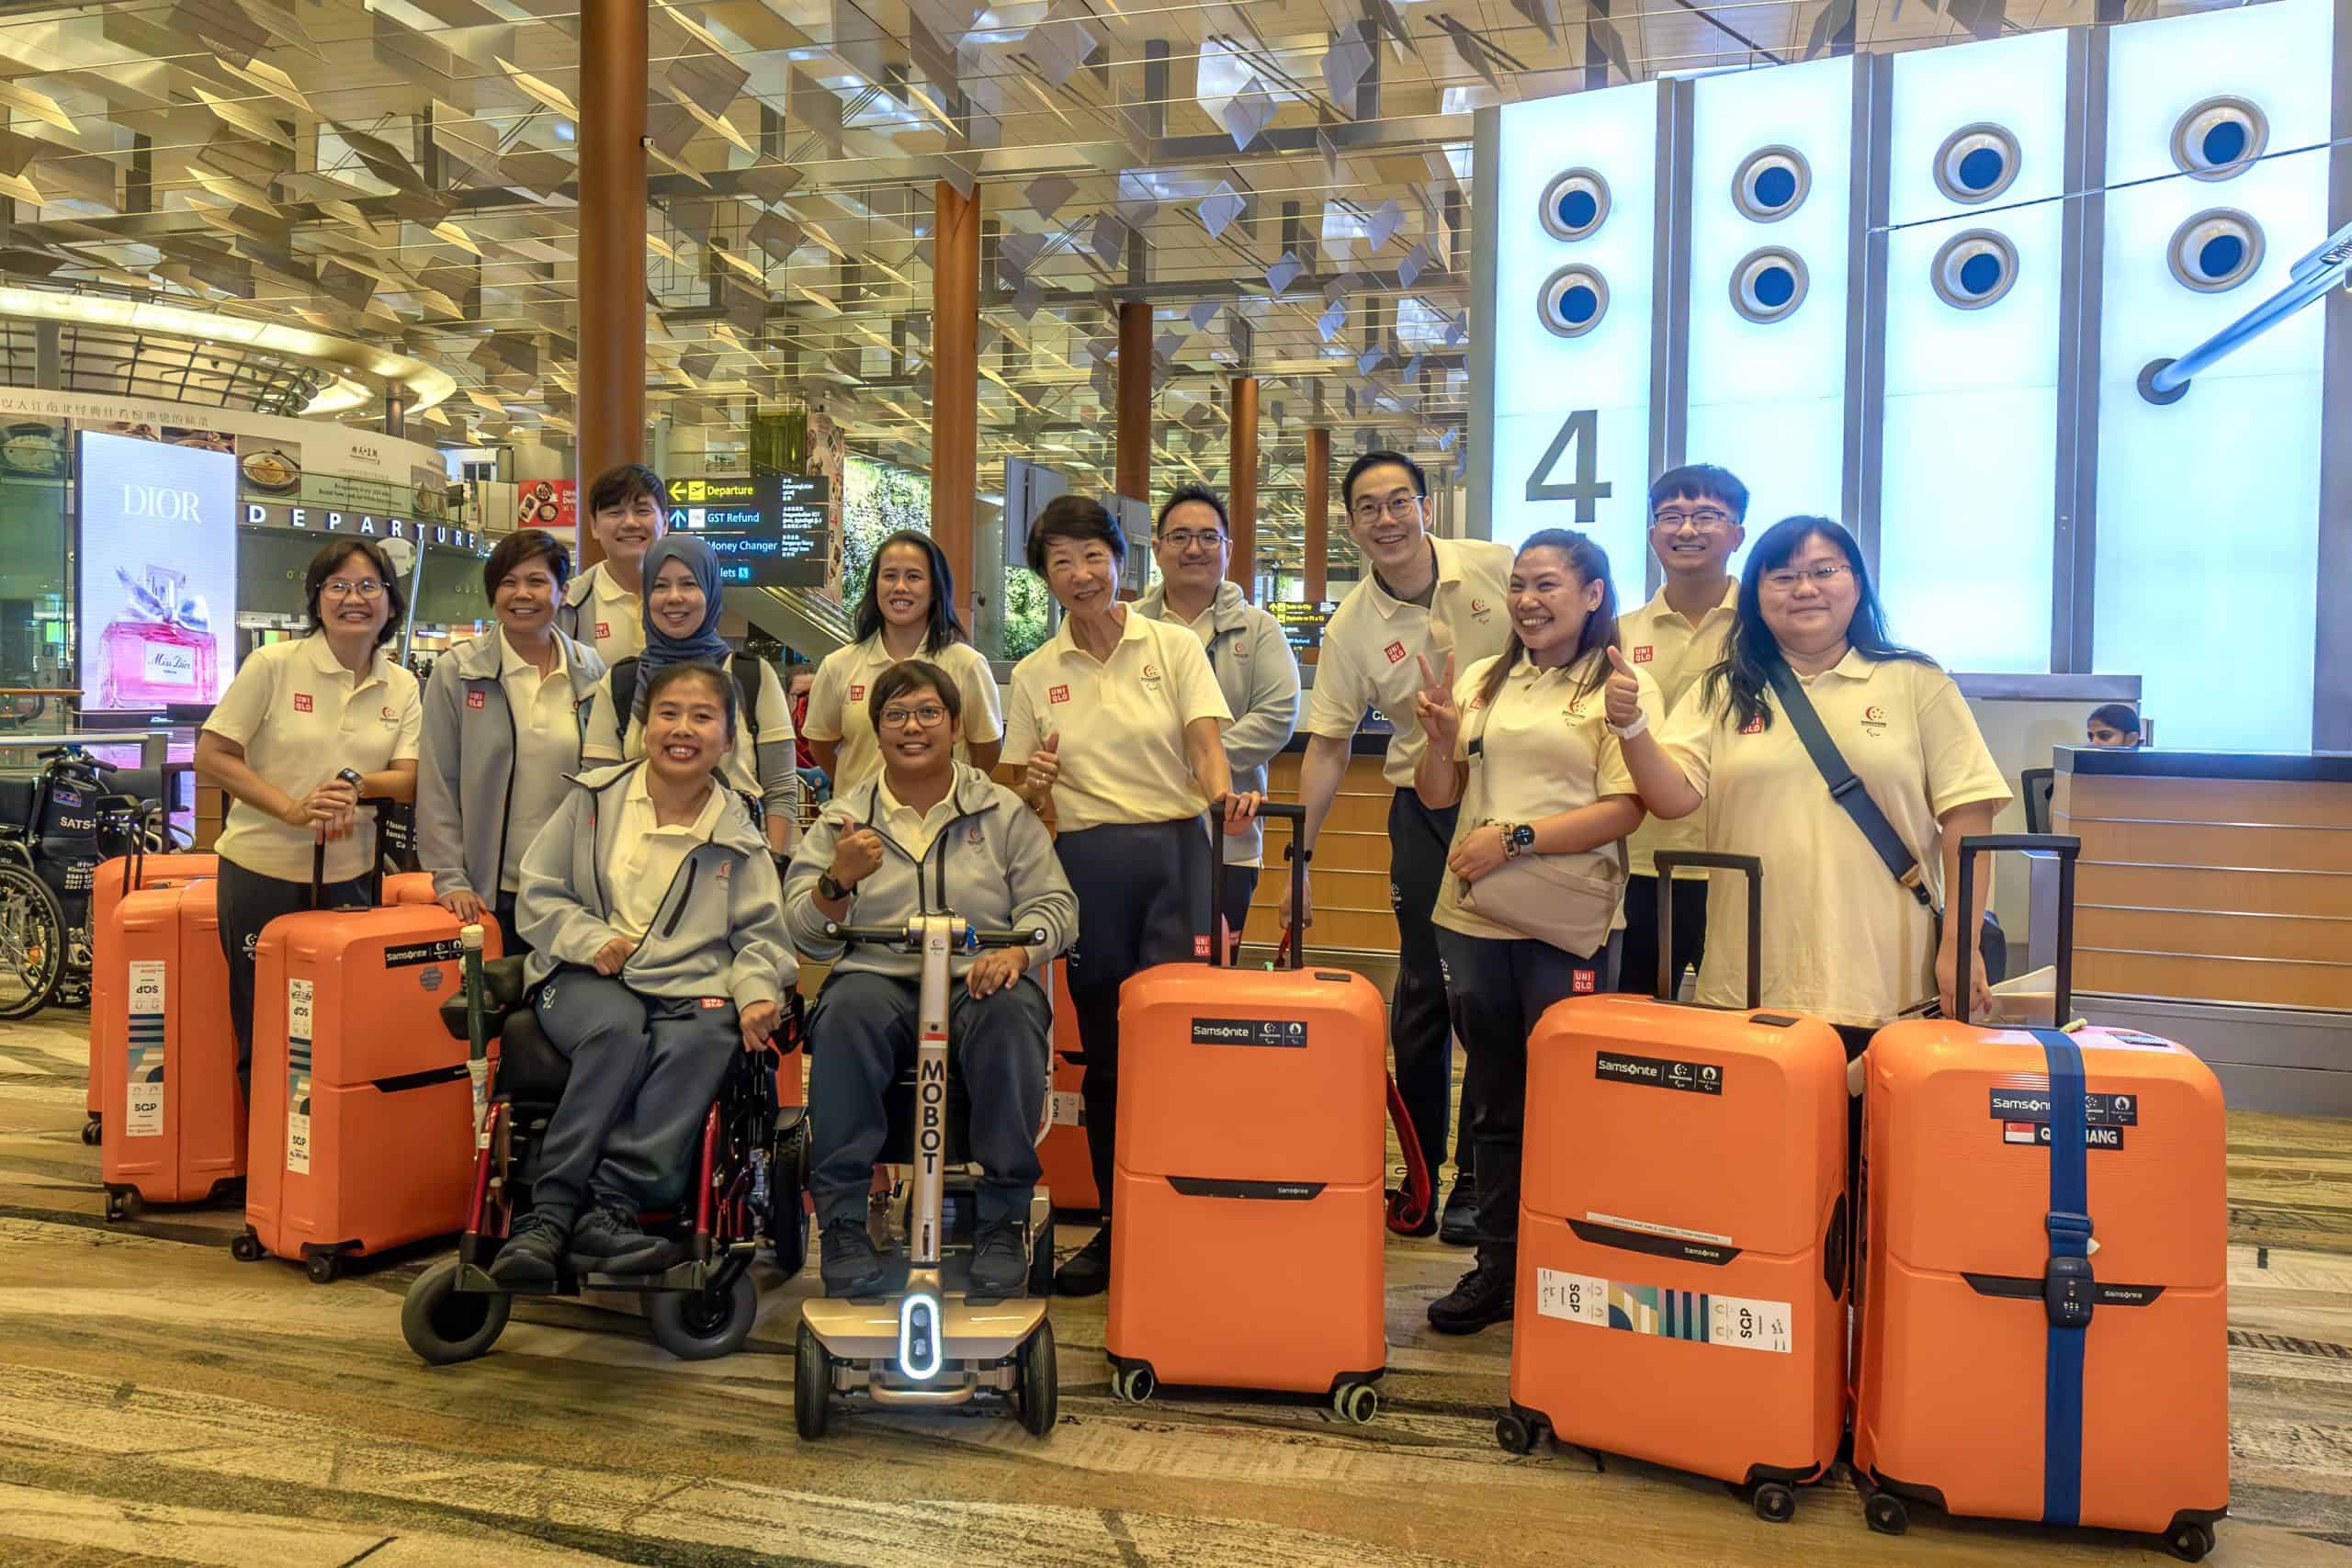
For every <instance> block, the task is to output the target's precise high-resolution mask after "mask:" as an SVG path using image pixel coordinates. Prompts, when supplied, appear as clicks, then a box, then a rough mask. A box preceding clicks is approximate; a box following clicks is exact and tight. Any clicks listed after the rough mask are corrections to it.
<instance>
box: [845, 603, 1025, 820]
mask: <svg viewBox="0 0 2352 1568" xmlns="http://www.w3.org/2000/svg"><path fill="white" fill-rule="evenodd" d="M921 657H922V659H923V660H924V661H925V662H927V663H931V664H936V665H937V666H939V668H940V669H942V670H944V671H946V672H947V675H948V678H949V679H950V680H952V681H954V682H956V694H957V695H958V696H959V697H960V698H962V700H963V704H964V714H963V719H962V723H963V727H964V739H963V740H961V741H958V742H957V743H956V761H959V762H968V761H971V758H970V756H969V755H968V754H967V750H966V748H967V743H970V742H978V744H980V745H983V746H985V745H986V744H988V743H989V741H991V740H998V739H1002V738H1003V736H1004V717H1003V716H1002V714H1001V713H1000V712H999V711H998V705H997V694H996V675H995V673H994V672H993V671H990V670H989V661H988V660H987V659H986V658H985V657H984V656H983V655H982V654H981V652H980V650H979V649H977V648H974V647H973V646H972V645H971V644H970V643H968V642H955V643H950V644H948V645H947V646H946V647H945V648H943V649H940V650H939V651H938V652H937V653H927V654H923V655H922V656H921ZM897 662H898V661H897V660H894V659H892V658H891V657H890V653H889V650H888V649H886V648H884V647H883V646H882V637H881V635H880V634H879V633H876V635H875V636H873V637H867V638H866V639H865V641H863V642H854V643H852V644H850V645H849V646H848V647H847V648H837V649H833V651H832V652H831V653H829V654H827V655H825V660H824V662H823V663H821V664H820V665H818V666H817V679H816V682H815V683H814V684H812V685H811V686H810V687H809V718H808V722H807V723H806V724H804V725H803V726H802V727H801V730H800V733H801V736H802V738H803V739H809V740H833V741H838V742H840V744H841V752H840V754H839V755H838V756H837V757H835V758H834V760H833V793H834V794H836V795H839V794H841V793H842V791H844V790H849V789H854V788H855V787H856V786H857V785H859V784H864V783H865V781H866V780H868V779H870V778H872V777H873V776H874V775H875V774H876V773H880V772H881V771H882V752H881V750H880V749H879V748H878V747H877V746H876V742H875V739H874V721H873V720H872V719H871V718H870V717H868V716H866V711H865V699H866V695H867V694H868V693H870V692H872V691H873V689H874V682H875V679H876V677H877V676H879V675H880V674H881V673H882V671H885V670H888V669H889V668H890V666H891V665H893V664H895V663H897Z"/></svg>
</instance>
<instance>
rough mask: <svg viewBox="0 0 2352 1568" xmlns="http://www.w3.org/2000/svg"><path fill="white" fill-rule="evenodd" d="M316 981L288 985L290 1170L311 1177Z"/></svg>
mask: <svg viewBox="0 0 2352 1568" xmlns="http://www.w3.org/2000/svg"><path fill="white" fill-rule="evenodd" d="M313 985H314V982H312V981H310V980H304V979H289V980H288V981H287V982H286V1168H287V1169H288V1170H290V1171H293V1172H295V1173H296V1174H298V1175H301V1176H308V1175H310V1174H311V994H312V986H313Z"/></svg>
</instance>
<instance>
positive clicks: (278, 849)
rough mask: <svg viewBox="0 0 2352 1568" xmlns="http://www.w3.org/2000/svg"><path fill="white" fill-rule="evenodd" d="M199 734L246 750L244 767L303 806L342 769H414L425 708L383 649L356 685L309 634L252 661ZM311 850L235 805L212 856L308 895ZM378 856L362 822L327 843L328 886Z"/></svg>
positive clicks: (362, 870) (307, 833)
mask: <svg viewBox="0 0 2352 1568" xmlns="http://www.w3.org/2000/svg"><path fill="white" fill-rule="evenodd" d="M204 728H207V729H209V730H210V731H212V732H213V733H214V734H215V735H219V736H223V737H225V738H227V739H231V740H233V741H235V742H236V743H237V744H238V745H240V746H242V747H243V748H244V749H245V763H246V765H247V766H248V767H250V768H252V769H253V771H254V773H259V774H260V775H261V776H262V777H263V778H265V779H266V780H267V781H269V783H271V784H275V785H277V787H278V788H279V789H281V790H284V791H285V792H286V793H287V794H288V795H294V796H297V797H300V796H301V795H308V794H310V793H311V790H313V789H315V788H317V787H318V786H319V785H320V784H324V783H326V782H327V781H328V780H329V779H331V778H333V777H334V776H335V774H336V773H341V772H342V771H343V770H344V769H345V768H355V769H356V770H358V771H359V772H360V773H381V772H383V771H384V770H385V769H386V768H388V767H390V766H391V765H392V764H393V763H394V762H405V761H414V760H415V758H416V753H417V743H418V740H419V739H420V738H421V737H422V735H423V733H424V702H423V700H422V699H421V697H420V696H419V694H418V691H417V684H416V677H415V676H413V675H412V674H410V673H409V672H408V671H407V670H406V669H404V668H403V667H402V666H401V665H400V664H399V663H398V662H396V661H395V660H393V659H392V658H391V656H390V655H389V654H387V653H386V652H385V651H384V650H383V649H377V650H376V661H375V663H374V664H373V665H371V666H369V668H368V672H367V674H366V675H364V676H361V677H358V678H356V679H355V678H354V677H353V675H352V673H351V671H348V670H345V668H344V667H343V666H342V665H341V664H339V663H337V662H336V661H335V657H334V649H331V648H329V647H328V646H327V639H326V634H325V633H323V632H312V633H311V635H310V636H309V637H303V638H301V639H300V640H299V641H293V642H279V643H272V644H270V645H269V646H268V647H266V648H262V649H255V650H254V652H253V653H251V654H249V655H248V656H247V657H246V659H245V661H244V663H243V665H242V666H241V667H240V668H239V669H238V671H237V678H236V679H235V680H234V681H232V682H230V685H229V689H228V691H227V692H226V693H224V694H222V695H221V698H220V705H218V706H216V707H215V708H214V709H213V710H212V716H211V717H209V718H208V719H206V720H205V721H204ZM315 842H317V835H316V834H315V833H313V832H312V830H311V829H308V828H294V827H288V825H287V824H286V823H284V822H281V821H279V820H278V819H277V818H275V817H272V816H270V815H269V814H268V813H267V812H265V811H262V810H260V809H258V808H257V807H251V806H248V805H246V804H245V803H244V802H243V801H242V800H233V799H232V801H231V802H230V804H229V818H228V821H227V823H226V824H225V825H224V826H223V827H222V829H221V831H220V843H219V844H218V845H217V846H215V847H216V848H217V849H218V850H219V852H220V855H221V856H222V858H224V859H226V860H229V861H231V862H233V863H235V864H238V865H241V866H243V867H244V868H245V869H246V870H247V871H250V872H254V873H257V874H260V875H263V876H274V877H276V878H277V879H278V880H279V881H281V882H300V883H301V884H303V885H304V886H309V885H310V881H311V845H312V844H314V843H315ZM375 854H376V831H375V827H374V825H373V823H372V822H371V821H370V820H369V818H368V816H367V814H365V813H363V814H362V815H361V817H360V820H359V826H358V827H357V828H356V829H355V830H354V831H352V832H350V833H346V834H345V835H344V836H343V837H342V838H340V839H333V840H328V843H327V855H326V879H327V880H328V881H329V882H348V881H350V880H352V879H353V878H355V877H358V876H364V875H366V874H367V873H368V866H369V864H370V863H372V862H373V860H374V857H375Z"/></svg>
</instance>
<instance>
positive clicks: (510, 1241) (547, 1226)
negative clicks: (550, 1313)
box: [490, 1210, 571, 1290]
mask: <svg viewBox="0 0 2352 1568" xmlns="http://www.w3.org/2000/svg"><path fill="white" fill-rule="evenodd" d="M570 1234H571V1227H570V1226H568V1225H564V1224H559V1223H557V1222H556V1221H554V1220H551V1219H548V1217H547V1216H546V1215H544V1214H541V1213H538V1212H537V1211H536V1210H535V1211H533V1212H532V1213H527V1214H525V1215H524V1216H523V1217H522V1218H521V1219H519V1220H516V1221H515V1228H514V1230H513V1231H512V1232H510V1233H509V1234H508V1235H507V1237H506V1245H505V1246H503V1247H500V1248H499V1249H498V1256H497V1257H496V1258H492V1260H491V1264H490V1277H491V1278H492V1279H493V1280H497V1281H498V1282H499V1283H500V1284H502V1285H504V1286H505V1287H506V1288H507V1289H508V1290H516V1289H520V1288H522V1287H526V1286H530V1285H552V1284H554V1283H555V1273H556V1267H555V1266H556V1259H558V1258H560V1257H562V1256H563V1244H564V1242H565V1240H566V1239H568V1237H569V1235H570Z"/></svg>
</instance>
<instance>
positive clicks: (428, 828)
mask: <svg viewBox="0 0 2352 1568" xmlns="http://www.w3.org/2000/svg"><path fill="white" fill-rule="evenodd" d="M558 635H561V634H558ZM563 655H564V667H565V670H566V672H567V673H568V674H569V675H570V677H571V702H572V716H573V718H574V720H575V721H576V722H577V724H578V726H579V729H580V733H581V735H582V736H584V735H585V734H586V733H587V728H588V711H589V710H588V705H589V704H590V703H592V702H594V700H595V696H596V682H598V681H600V680H602V679H603V678H604V674H605V661H604V660H601V659H599V658H597V657H596V650H595V649H592V648H589V647H587V646H585V645H584V644H582V643H579V642H575V641H573V640H572V639H571V638H570V637H565V638H564V649H563ZM505 660H506V655H505V649H504V645H503V643H502V642H501V640H500V638H499V634H498V631H497V629H496V628H494V627H493V628H492V630H490V631H489V632H487V633H485V634H483V635H482V636H481V637H473V638H470V639H469V640H468V641H465V642H461V643H459V644H458V646H457V647H455V648H453V649H450V650H449V651H448V652H447V653H446V654H444V655H442V657H441V660H440V662H438V663H436V664H435V665H434V666H433V679H432V680H431V682H428V683H427V684H426V686H425V688H424V744H423V746H422V747H420V748H419V750H418V758H417V765H416V858H417V860H418V861H419V862H420V863H422V864H423V865H424V869H425V870H427V871H429V872H431V873H432V874H433V891H434V893H435V895H441V894H447V893H455V892H458V891H459V890H460V889H463V890H466V891H469V892H471V893H473V894H474V895H475V896H476V897H480V898H481V900H482V901H483V902H484V903H492V904H494V903H496V902H497V901H498V883H499V872H500V870H501V869H502V868H503V866H504V865H505V863H506V844H507V840H509V839H510V838H512V839H514V840H517V841H519V842H521V843H523V844H525V845H528V844H529V843H530V841H531V837H532V835H533V834H535V833H537V831H538V829H539V824H538V823H537V822H517V821H515V820H514V818H513V804H514V798H515V708H514V705H512V704H511V703H509V702H508V701H507V700H506V682H505V681H504V679H503V678H502V676H501V673H500V672H501V671H503V669H504V668H505ZM477 696H478V697H479V698H480V699H481V700H480V702H479V703H477V702H476V701H475V700H474V699H475V698H476V697H477ZM580 763H581V757H580V753H579V750H578V748H577V747H576V746H575V747H574V749H573V752H572V758H571V765H572V766H573V767H575V768H577V767H578V766H579V765H580ZM518 880H519V879H518Z"/></svg>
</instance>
